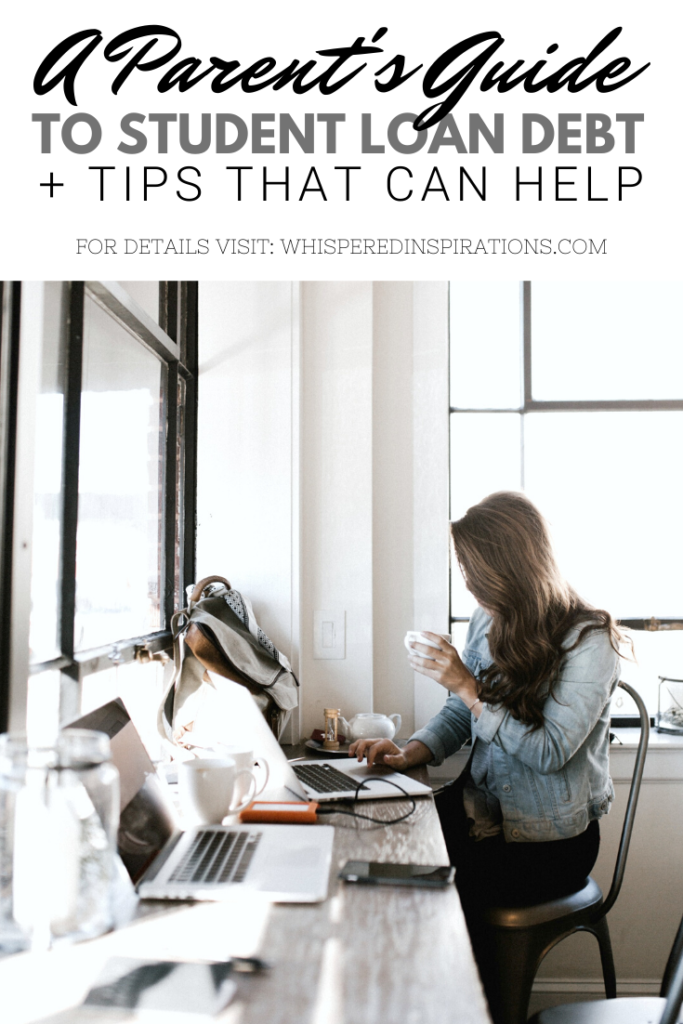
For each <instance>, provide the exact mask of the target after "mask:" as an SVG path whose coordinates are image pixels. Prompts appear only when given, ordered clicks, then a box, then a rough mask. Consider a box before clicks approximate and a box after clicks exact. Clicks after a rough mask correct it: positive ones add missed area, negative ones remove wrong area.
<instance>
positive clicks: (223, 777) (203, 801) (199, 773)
mask: <svg viewBox="0 0 683 1024" xmlns="http://www.w3.org/2000/svg"><path fill="white" fill-rule="evenodd" d="M245 775H248V776H250V777H251V780H250V785H249V791H248V793H247V794H246V795H245V797H244V798H243V799H242V800H241V801H240V802H239V803H238V804H237V805H236V806H233V798H234V794H235V785H236V782H237V780H238V779H240V780H241V778H242V777H243V776H245ZM178 790H179V794H180V806H181V809H182V812H183V818H184V820H185V821H186V822H187V823H188V824H199V825H220V823H221V822H222V821H223V818H225V817H226V815H228V814H231V813H233V814H235V813H237V812H238V811H241V810H243V809H244V808H245V807H246V806H247V804H249V803H250V802H251V801H252V800H253V799H254V796H255V795H256V778H255V777H254V773H253V772H252V771H251V769H250V768H238V767H237V765H236V763H235V761H234V760H233V758H231V757H195V758H194V759H193V760H191V761H183V762H182V764H179V765H178Z"/></svg>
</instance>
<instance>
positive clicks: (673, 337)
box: [450, 282, 683, 713]
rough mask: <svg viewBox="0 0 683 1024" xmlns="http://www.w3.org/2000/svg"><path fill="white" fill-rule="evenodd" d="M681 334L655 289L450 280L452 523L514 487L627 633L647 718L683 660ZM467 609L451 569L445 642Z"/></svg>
mask: <svg viewBox="0 0 683 1024" xmlns="http://www.w3.org/2000/svg"><path fill="white" fill-rule="evenodd" d="M682 334H683V329H682V317H681V312H680V305H679V302H678V299H677V294H676V289H675V287H674V286H673V285H672V284H668V283H666V282H662V283H656V284H655V283H649V284H648V283H624V282H619V283H612V282H608V283H605V282H601V283H600V284H597V283H594V282H551V283H548V282H539V283H535V282H534V283H531V282H524V283H523V284H521V285H520V284H514V283H496V282H485V283H477V284H472V283H467V284H463V283H461V282H452V283H451V289H450V346H451V352H450V357H451V518H453V519H457V518H459V517H460V516H461V515H463V514H464V512H465V511H466V509H467V508H468V507H469V506H470V505H471V504H474V503H475V502H477V501H479V500H480V499H481V498H482V497H484V496H485V495H486V494H489V493H491V492H492V491H497V490H508V489H509V490H524V491H525V492H526V493H527V494H528V495H529V497H530V498H531V500H532V501H534V502H535V503H536V504H537V505H538V507H539V508H540V509H541V511H542V512H543V514H544V515H545V516H546V518H547V519H548V521H549V523H550V526H551V530H552V534H553V540H554V544H555V548H556V552H557V556H558V562H559V564H560V566H561V568H562V570H563V572H564V573H565V575H566V576H567V578H568V579H569V580H570V582H571V583H572V585H573V586H574V587H575V589H576V590H578V592H579V593H580V594H581V595H582V596H583V597H584V598H585V599H586V600H587V601H589V602H590V603H591V604H593V605H595V606H598V607H605V608H607V609H609V611H610V612H612V614H613V615H614V616H615V617H616V618H618V619H619V620H620V621H621V622H622V624H623V625H625V626H627V627H629V628H630V629H632V630H634V631H635V632H634V633H633V636H634V639H635V649H636V657H637V664H633V663H631V664H629V663H628V662H626V663H625V664H624V668H623V670H622V672H623V675H624V678H626V679H627V680H629V681H632V682H633V683H634V685H635V686H636V687H638V688H639V689H640V690H641V692H642V694H643V696H644V698H645V699H646V703H647V704H648V706H649V708H650V711H651V712H652V713H654V711H656V707H657V676H658V675H660V674H661V675H673V676H675V677H680V674H681V665H682V663H683V631H682V630H683V592H681V588H680V582H679V581H680V578H681V575H682V574H683V533H682V532H681V530H680V526H679V523H680V508H681V504H682V502H683V485H682V483H681V476H680V472H679V469H678V466H679V463H680V452H681V443H682V442H683V338H682ZM471 604H472V598H471V596H470V595H469V594H468V592H467V591H466V589H465V587H464V584H463V582H462V579H461V577H460V574H459V573H457V572H454V573H453V574H452V581H451V616H452V621H453V623H454V625H453V629H454V630H455V632H456V635H457V634H458V633H459V632H460V633H462V632H463V631H464V628H465V624H466V621H467V619H468V618H469V613H470V609H471ZM627 701H628V698H625V697H623V696H622V695H621V694H619V695H618V697H617V698H616V702H617V703H619V702H620V703H621V707H620V710H624V711H625V710H627ZM628 710H631V709H630V708H628Z"/></svg>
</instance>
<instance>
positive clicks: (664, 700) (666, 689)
mask: <svg viewBox="0 0 683 1024" xmlns="http://www.w3.org/2000/svg"><path fill="white" fill-rule="evenodd" d="M656 728H657V732H670V733H675V734H676V735H680V734H681V733H683V679H671V678H670V677H668V676H660V677H659V694H658V697H657V725H656Z"/></svg>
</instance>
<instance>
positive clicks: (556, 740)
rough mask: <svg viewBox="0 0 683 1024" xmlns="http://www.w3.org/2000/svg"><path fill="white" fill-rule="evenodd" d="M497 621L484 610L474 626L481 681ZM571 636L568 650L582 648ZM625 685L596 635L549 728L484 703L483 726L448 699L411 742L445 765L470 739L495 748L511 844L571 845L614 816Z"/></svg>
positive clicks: (470, 649) (549, 705)
mask: <svg viewBox="0 0 683 1024" xmlns="http://www.w3.org/2000/svg"><path fill="white" fill-rule="evenodd" d="M490 621H491V620H490V618H489V616H488V615H487V614H486V612H484V611H483V610H482V609H481V608H478V609H477V610H476V611H475V612H474V614H473V615H472V618H471V620H470V626H469V630H468V632H467V639H466V641H465V647H464V649H463V651H462V653H461V657H462V660H463V662H464V664H465V665H466V666H467V668H468V669H469V670H470V672H471V673H472V674H473V675H474V676H476V677H479V676H480V675H481V673H482V672H483V671H484V670H485V669H486V668H488V666H489V665H490V664H491V662H492V658H491V653H490V651H489V645H488V640H487V629H488V626H489V623H490ZM578 633H579V629H578V628H575V629H572V630H570V631H569V633H568V634H567V637H566V639H565V641H564V644H563V646H564V647H571V645H572V644H573V643H575V641H576V638H577V636H578ZM618 681H619V656H618V655H617V654H616V652H615V651H614V650H613V648H612V646H611V644H610V642H609V638H608V636H607V634H606V633H605V632H604V630H600V631H597V630H596V631H595V632H592V633H589V634H588V635H587V636H586V637H585V638H584V640H582V642H581V643H580V644H579V646H578V647H576V648H575V649H574V650H573V651H568V652H567V656H566V658H565V659H564V662H563V663H562V665H561V668H560V673H559V676H558V679H557V681H556V683H555V687H554V691H553V696H552V697H548V699H547V700H546V702H545V705H544V709H543V714H544V723H543V726H542V727H541V728H540V729H536V730H535V731H532V729H531V728H530V727H529V726H527V725H524V724H523V723H522V722H519V721H518V720H517V719H515V718H513V717H512V715H511V714H510V712H509V711H507V710H506V709H505V708H503V707H496V706H495V705H491V704H485V705H484V709H483V711H482V712H481V714H480V716H479V718H478V719H477V718H476V717H475V716H474V715H473V714H472V713H471V712H470V711H469V710H468V709H467V707H466V706H465V704H464V703H463V701H462V700H461V699H460V698H459V697H456V696H455V695H454V694H452V693H449V695H448V698H447V700H446V703H445V705H444V706H443V708H442V709H441V711H440V712H439V713H438V714H437V715H435V716H434V718H432V719H431V721H430V722H428V723H427V725H426V726H425V727H424V729H420V730H418V732H416V733H414V734H413V735H412V736H411V739H414V740H420V741H421V742H422V743H424V744H425V745H426V746H427V747H429V749H430V750H431V751H432V753H433V755H434V758H433V760H432V761H431V762H430V764H433V765H438V764H441V762H442V761H443V760H444V758H445V757H448V756H449V755H450V754H453V753H455V751H457V750H459V749H460V747H461V746H462V745H463V743H464V742H465V740H467V739H468V738H469V737H470V736H472V739H473V741H474V740H476V741H477V742H478V743H485V744H490V745H491V751H490V754H491V762H490V763H491V768H492V771H493V773H494V775H495V779H496V790H497V794H498V798H499V800H500V805H501V811H502V815H503V832H504V835H505V839H506V840H507V841H508V842H534V841H543V840H552V839H568V838H570V837H571V836H576V835H579V834H580V833H581V832H583V831H585V829H586V828H587V827H588V823H589V822H590V821H592V820H593V819H594V818H600V817H601V816H602V815H603V814H606V813H607V812H608V811H609V806H610V803H611V801H612V800H613V799H614V788H613V786H612V780H611V778H610V774H609V714H610V707H609V702H610V697H611V696H612V693H613V692H614V688H615V687H616V685H617V682H618Z"/></svg>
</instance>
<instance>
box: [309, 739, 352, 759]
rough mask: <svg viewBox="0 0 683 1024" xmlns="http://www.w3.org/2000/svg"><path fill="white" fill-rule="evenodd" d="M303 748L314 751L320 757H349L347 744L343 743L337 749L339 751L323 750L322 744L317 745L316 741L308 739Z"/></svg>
mask: <svg viewBox="0 0 683 1024" xmlns="http://www.w3.org/2000/svg"><path fill="white" fill-rule="evenodd" d="M304 746H305V747H308V749H309V750H313V751H315V753H316V754H320V755H321V757H327V758H330V759H332V758H333V757H348V756H349V744H348V743H345V744H344V745H343V746H341V747H340V748H339V750H325V748H324V747H323V745H322V743H318V741H317V740H311V739H308V740H306V742H305V743H304Z"/></svg>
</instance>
